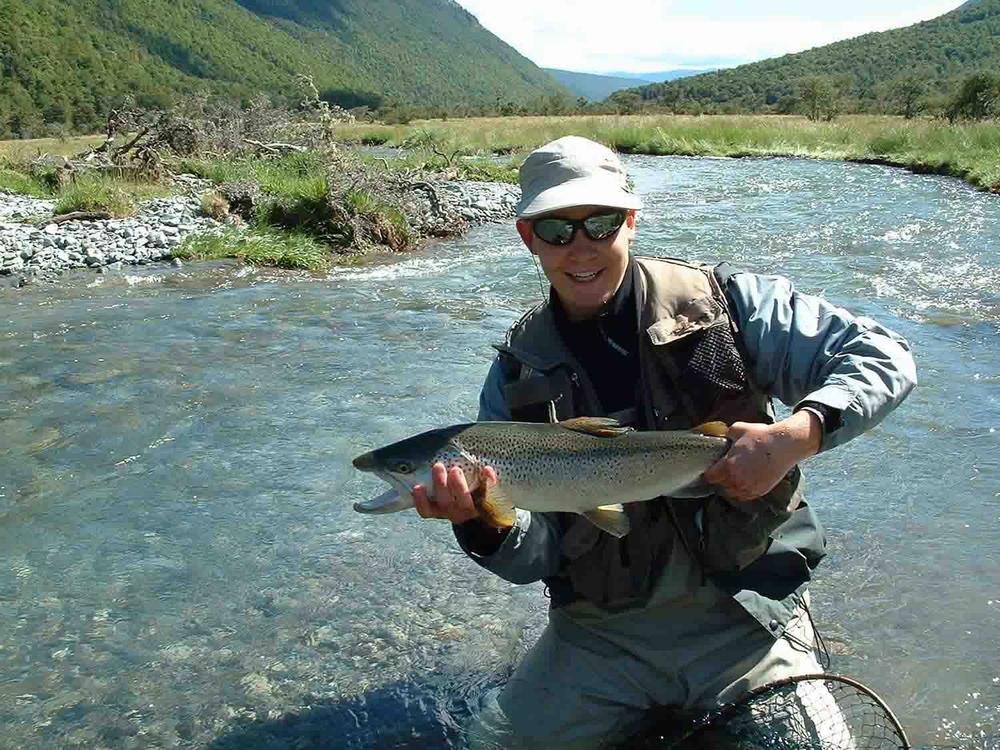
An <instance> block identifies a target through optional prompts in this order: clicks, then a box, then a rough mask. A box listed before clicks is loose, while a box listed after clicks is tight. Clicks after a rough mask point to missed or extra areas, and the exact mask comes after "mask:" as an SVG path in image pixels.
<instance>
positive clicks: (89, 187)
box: [54, 175, 171, 218]
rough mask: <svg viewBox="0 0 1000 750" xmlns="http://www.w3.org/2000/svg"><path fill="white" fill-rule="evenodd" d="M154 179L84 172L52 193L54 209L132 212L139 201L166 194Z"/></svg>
mask: <svg viewBox="0 0 1000 750" xmlns="http://www.w3.org/2000/svg"><path fill="white" fill-rule="evenodd" d="M170 192H171V191H170V189H169V188H168V187H166V186H164V185H159V184H156V183H141V182H140V183H135V182H128V181H125V180H121V179H117V178H114V177H103V176H100V175H84V176H83V177H80V178H79V179H77V180H74V181H73V182H71V183H69V184H68V185H66V187H64V188H63V189H62V190H60V191H59V193H58V195H57V197H56V205H55V209H54V211H55V213H57V214H65V213H70V212H71V211H107V212H108V213H109V214H111V215H112V216H114V217H118V218H121V217H125V216H132V215H134V214H135V212H136V207H137V204H138V202H139V201H142V200H145V199H148V198H155V197H159V196H166V195H170Z"/></svg>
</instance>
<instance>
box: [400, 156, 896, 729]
mask: <svg viewBox="0 0 1000 750" xmlns="http://www.w3.org/2000/svg"><path fill="white" fill-rule="evenodd" d="M520 182H521V190H522V198H521V201H520V203H519V204H518V207H517V214H518V220H517V231H518V233H519V234H520V236H521V239H522V240H523V241H524V244H525V245H526V246H527V248H528V250H529V251H530V252H531V253H532V254H533V255H534V256H535V257H536V258H537V259H538V261H539V262H540V263H541V266H542V269H543V270H544V272H545V275H546V277H547V278H548V280H549V282H550V284H551V292H550V298H549V300H548V301H547V302H546V303H543V304H541V305H539V306H538V307H536V308H535V309H533V310H531V311H530V312H529V313H528V314H527V315H525V316H524V318H522V319H521V320H520V321H518V322H517V323H516V324H515V325H514V326H513V327H512V328H511V330H510V332H509V333H508V336H507V340H506V342H505V343H504V344H503V345H502V346H500V347H498V349H499V352H500V353H499V355H498V357H497V358H496V360H495V361H494V363H493V366H492V368H491V370H490V373H489V375H488V377H487V379H486V383H485V384H484V386H483V390H482V394H481V398H480V415H479V418H480V419H482V420H511V419H513V420H519V421H550V420H557V419H558V420H562V419H567V418H570V417H573V416H613V417H615V418H617V419H619V420H620V421H621V422H623V423H626V424H629V425H632V426H634V427H635V428H636V429H643V430H652V429H657V430H667V429H683V428H691V427H694V426H696V425H698V424H700V423H703V422H708V421H713V420H721V421H724V422H726V423H727V424H729V425H730V427H729V431H728V438H729V439H730V441H731V446H730V449H729V451H728V453H727V454H726V455H725V456H724V457H723V458H722V459H721V460H719V461H718V462H717V463H716V464H715V465H713V466H712V467H711V468H710V469H709V470H708V471H706V472H705V475H704V478H705V480H706V481H707V482H709V483H711V484H712V485H714V487H715V488H716V490H717V493H716V494H715V495H712V496H710V497H706V498H700V499H694V500H691V499H687V500H680V499H667V498H657V499H654V500H651V501H650V502H645V503H633V504H630V505H628V506H626V512H627V513H628V514H629V520H630V522H631V529H632V530H631V532H630V533H629V534H628V535H626V536H625V537H623V538H622V539H617V538H615V537H613V536H611V535H609V534H607V533H604V532H602V531H600V530H599V529H597V528H596V527H594V526H592V525H591V524H590V523H589V522H587V521H586V520H585V519H582V518H581V517H579V516H575V515H572V514H559V513H551V514H550V513H530V512H526V511H522V510H518V512H517V518H516V521H515V523H514V524H513V526H512V527H511V528H506V529H496V528H493V527H491V526H488V525H487V524H486V523H484V522H483V521H481V520H480V519H479V517H478V514H477V512H476V510H475V506H474V504H473V500H472V497H471V495H470V492H469V488H468V485H467V484H466V481H465V478H464V476H463V474H462V472H461V470H459V469H452V470H451V471H450V472H448V471H446V470H445V467H444V466H443V465H442V464H436V465H435V466H434V468H433V472H432V477H433V482H434V487H433V493H432V495H433V499H430V497H429V495H428V492H427V489H426V488H424V487H419V486H418V487H417V488H416V489H415V490H414V502H415V504H416V507H417V510H418V512H419V513H420V515H421V516H423V517H424V518H443V519H447V520H449V521H451V522H452V523H453V524H454V530H455V534H456V537H457V539H458V542H459V544H460V545H461V546H462V548H463V549H464V550H465V551H466V552H467V553H468V554H469V556H470V557H472V559H473V560H475V561H476V562H477V563H478V564H480V565H482V566H483V567H485V568H486V569H488V570H491V571H492V572H494V573H496V574H497V575H500V576H502V577H503V578H505V579H507V580H510V581H512V582H514V583H528V582H532V581H537V580H544V581H545V583H546V586H547V593H548V594H549V596H550V597H551V599H552V605H551V609H550V614H549V624H548V626H547V628H546V629H545V632H544V633H543V634H542V636H541V638H540V639H539V641H538V643H537V644H536V645H535V646H534V647H533V648H532V650H531V651H530V652H529V653H528V654H527V656H526V657H525V659H524V660H523V662H522V663H521V664H520V666H519V667H518V669H517V670H516V672H515V674H514V676H513V677H512V679H511V680H510V681H509V683H508V684H507V686H506V687H505V688H504V690H503V692H502V693H501V695H500V697H499V701H498V706H499V710H498V711H497V712H496V716H493V717H492V718H491V719H490V720H489V721H488V722H487V723H490V721H492V722H493V724H494V727H493V729H492V730H491V731H494V735H493V738H494V740H495V742H496V744H498V745H499V746H502V747H520V746H529V747H571V746H572V747H577V746H579V747H591V746H598V745H600V744H601V743H602V742H605V741H609V740H613V739H615V738H619V737H623V736H626V735H628V734H629V733H630V732H632V731H634V730H635V728H636V727H637V726H638V725H639V723H640V722H641V720H642V718H643V715H644V712H646V710H647V709H649V708H650V707H653V706H657V705H670V706H678V707H682V708H710V707H712V706H715V705H718V704H719V703H721V702H725V701H727V700H732V699H734V698H736V697H738V696H739V695H740V694H742V693H743V692H745V691H747V690H749V689H752V688H754V687H757V686H759V685H763V684H766V683H767V682H770V681H773V680H776V679H780V678H782V677H786V676H789V675H792V674H802V673H808V672H817V671H821V669H820V667H819V665H818V664H817V662H816V659H815V657H814V656H813V651H812V644H813V639H814V634H813V631H812V625H811V620H810V618H809V616H808V594H807V591H806V587H807V584H808V581H809V578H810V575H811V571H812V569H813V568H814V567H815V565H816V564H817V563H818V562H819V561H820V559H821V558H822V557H823V555H824V539H823V533H822V529H821V527H820V525H819V521H818V520H817V518H816V517H815V514H814V513H813V510H812V508H810V507H809V506H808V505H807V504H806V502H805V500H804V498H803V495H802V480H801V474H800V472H799V471H798V468H797V466H798V464H799V463H800V462H801V461H803V460H805V459H806V458H808V457H809V456H812V455H814V454H816V453H818V452H819V451H821V450H827V449H830V448H833V447H835V446H837V445H840V444H841V443H844V442H846V441H847V440H849V439H851V438H853V437H855V436H857V435H859V434H861V433H862V432H864V431H865V430H867V429H869V428H870V427H872V426H873V425H875V424H877V423H878V422H879V421H880V420H881V419H882V418H883V417H885V416H886V415H887V414H888V413H889V412H890V411H892V409H894V408H895V407H896V406H897V405H898V404H899V403H900V402H901V401H902V400H903V399H904V398H905V397H906V395H907V394H908V393H909V391H910V390H911V389H912V388H913V386H914V384H915V382H916V374H915V368H914V364H913V360H912V357H911V355H910V353H909V350H908V348H907V345H906V343H905V342H904V341H903V340H902V339H900V338H899V337H898V336H897V335H895V334H894V333H892V332H891V331H888V330H886V329H885V328H883V327H881V326H879V325H878V324H876V323H875V322H874V321H872V320H869V319H866V318H857V317H854V316H852V315H851V314H850V313H848V312H847V311H845V310H843V309H841V308H837V307H834V306H833V305H831V304H829V303H827V302H825V301H823V300H821V299H819V298H816V297H811V296H807V295H803V294H799V293H798V292H796V291H795V290H794V289H793V288H792V286H791V284H790V283H789V282H788V281H787V280H785V279H782V278H779V277H765V276H758V275H754V274H750V273H738V272H735V271H733V270H732V269H730V268H728V267H727V266H725V265H722V266H718V267H716V268H714V269H713V268H709V267H704V266H697V265H691V264H688V263H684V262H681V261H674V260H666V259H654V258H636V257H633V256H632V255H631V254H630V252H629V248H630V245H631V243H632V241H633V239H634V237H635V233H636V211H637V210H639V209H640V208H641V201H640V199H639V197H638V196H637V195H635V194H633V193H632V192H631V190H630V189H629V186H628V182H627V178H626V175H625V172H624V170H623V168H622V166H621V164H620V162H619V160H618V158H617V157H616V155H615V154H614V153H613V152H611V151H610V150H608V149H607V148H605V147H604V146H601V145H600V144H597V143H594V142H592V141H589V140H586V139H583V138H578V137H574V136H569V137H566V138H560V139H559V140H556V141H553V142H552V143H549V144H547V145H545V146H542V147H541V148H539V149H537V150H536V151H534V152H533V153H532V154H531V155H530V156H529V157H528V158H527V160H526V161H525V162H524V164H523V166H522V167H521V171H520ZM772 396H773V397H777V398H779V399H781V400H782V401H783V402H785V403H786V404H789V405H792V406H794V411H793V413H792V414H791V416H789V417H788V418H786V419H783V420H781V421H777V422H775V421H774V419H773V417H772V413H771V410H770V398H771V397H772ZM488 478H489V480H490V481H495V480H496V475H495V473H492V472H488ZM608 502H609V503H614V502H615V499H614V498H610V497H609V498H608ZM498 722H499V728H497V726H496V725H497V724H498Z"/></svg>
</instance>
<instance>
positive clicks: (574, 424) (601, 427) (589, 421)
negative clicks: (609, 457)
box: [557, 417, 632, 437]
mask: <svg viewBox="0 0 1000 750" xmlns="http://www.w3.org/2000/svg"><path fill="white" fill-rule="evenodd" d="M557 424H558V425H559V426H560V427H565V428H566V429H567V430H573V432H583V433H586V434H587V435H594V436H595V437H619V436H621V435H624V434H625V433H627V432H632V428H631V427H625V426H624V425H622V423H621V422H619V421H618V420H617V419H610V418H609V417H576V418H574V419H566V420H564V421H562V422H557Z"/></svg>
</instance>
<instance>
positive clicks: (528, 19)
mask: <svg viewBox="0 0 1000 750" xmlns="http://www.w3.org/2000/svg"><path fill="white" fill-rule="evenodd" d="M459 2H460V3H461V4H462V5H463V6H464V7H465V8H467V9H468V10H469V11H471V12H472V13H473V14H474V15H475V16H476V17H477V18H478V19H479V22H480V23H481V24H482V25H483V26H485V27H486V28H487V29H489V30H490V31H492V32H493V33H494V34H496V35H497V36H499V37H500V38H501V39H503V40H504V41H505V42H507V43H508V44H510V45H511V46H513V47H514V48H516V49H517V50H518V51H519V52H521V53H522V54H524V55H525V56H526V57H528V58H530V59H531V60H533V61H534V62H535V63H537V64H538V65H540V66H542V67H547V68H564V69H567V70H581V71H591V72H602V71H608V70H630V71H635V72H643V71H652V70H661V69H667V68H675V67H678V68H679V67H685V66H687V67H697V66H704V67H708V66H710V65H726V64H729V65H734V64H739V63H744V62H750V61H753V60H761V59H764V58H767V57H775V56H777V55H783V54H786V53H790V52H800V51H802V50H805V49H809V48H811V47H818V46H821V45H824V44H829V43H831V42H835V41H838V40H841V39H847V38H850V37H854V36H858V35H860V34H864V33H867V32H870V31H884V30H886V29H892V28H898V27H901V26H907V25H909V24H912V23H916V22H918V21H922V20H927V19H929V18H933V17H935V16H938V15H941V14H942V13H946V12H948V11H949V10H953V9H954V8H955V7H957V6H958V5H959V2H958V1H957V0H948V1H944V0H925V1H924V2H921V1H920V0H917V2H914V3H912V4H911V5H910V7H909V8H906V9H905V10H904V9H900V10H897V11H896V12H889V11H883V12H881V13H880V12H878V10H877V3H865V5H864V6H863V7H865V8H866V9H865V10H864V12H861V11H858V10H855V9H854V8H855V7H858V6H860V4H859V3H856V2H853V0H844V2H842V3H840V4H839V6H840V9H841V12H840V13H837V10H836V9H837V6H834V8H833V9H832V10H831V9H830V8H829V7H827V8H826V9H824V10H822V11H820V12H813V11H802V12H801V13H796V14H795V15H792V14H791V13H790V12H788V10H787V8H791V7H807V4H805V3H795V4H792V3H773V4H772V5H779V6H780V5H785V6H786V10H785V12H784V13H781V14H774V15H767V13H766V11H764V10H763V8H762V6H763V5H764V4H763V3H760V4H758V3H754V4H753V6H754V7H755V8H760V9H761V10H759V11H752V12H748V9H747V8H746V4H744V3H740V4H739V5H742V6H743V7H738V6H737V4H735V3H724V2H715V3H713V2H702V3H698V4H697V5H695V4H694V3H686V2H683V1H681V2H676V1H675V2H671V1H670V0H619V1H618V2H617V3H615V5H614V10H613V16H614V17H613V18H612V11H611V10H609V4H608V2H607V0H605V1H604V2H597V1H596V0H578V1H577V2H572V3H571V2H564V1H563V0H547V1H546V0H506V1H505V2H503V3H501V2H498V1H497V0H459ZM712 5H715V6H716V7H717V8H719V7H720V6H723V5H729V6H733V7H729V8H727V9H726V10H725V11H723V10H721V8H720V10H718V11H717V12H716V14H712V13H711V6H712ZM692 6H694V7H697V8H699V10H698V12H697V13H693V12H692ZM872 6H875V9H872ZM838 16H839V17H838Z"/></svg>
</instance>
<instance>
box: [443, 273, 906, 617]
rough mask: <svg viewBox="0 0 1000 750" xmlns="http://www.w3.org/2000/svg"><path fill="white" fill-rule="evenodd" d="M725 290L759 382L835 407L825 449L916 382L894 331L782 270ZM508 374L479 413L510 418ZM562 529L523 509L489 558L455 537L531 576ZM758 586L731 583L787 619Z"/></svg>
mask: <svg viewBox="0 0 1000 750" xmlns="http://www.w3.org/2000/svg"><path fill="white" fill-rule="evenodd" d="M727 299H728V302H729V308H730V313H731V316H732V318H733V321H734V323H735V324H736V328H737V330H738V335H739V337H740V339H741V341H740V343H741V344H742V348H743V350H744V351H745V353H746V357H747V359H748V364H749V365H750V366H751V372H750V373H749V375H750V377H751V379H752V381H753V382H754V383H755V384H756V386H757V387H759V388H761V389H762V390H763V391H765V392H766V393H767V394H769V395H771V396H774V397H776V398H778V399H780V400H781V401H783V402H784V403H786V404H788V405H796V404H798V403H799V402H801V401H806V400H808V401H812V402H817V403H820V404H824V405H827V406H829V407H830V408H831V409H833V410H836V411H838V412H839V413H840V414H841V419H840V420H839V424H837V425H836V426H835V428H834V429H829V430H827V431H826V432H825V434H824V438H823V443H822V450H828V449H829V448H831V447H834V446H836V445H839V444H841V443H843V442H846V441H847V440H850V439H851V438H853V437H855V436H857V435H859V434H861V433H862V432H864V431H865V430H867V429H869V428H871V427H872V426H874V425H875V424H877V423H878V422H879V421H881V419H883V418H884V417H885V416H886V415H887V414H888V413H889V412H890V411H892V409H894V408H895V407H896V406H897V405H898V404H899V403H900V402H901V401H902V400H903V398H905V397H906V395H907V394H908V393H909V391H910V390H911V389H912V388H913V386H914V385H915V383H916V374H915V367H914V363H913V359H912V357H911V355H910V352H909V349H908V347H907V345H906V342H905V341H903V340H902V339H901V338H900V337H899V336H897V335H896V334H894V333H893V332H891V331H889V330H888V329H885V328H883V327H882V326H880V325H878V324H877V323H875V322H874V321H872V320H870V319H868V318H863V317H855V316H853V315H851V314H850V313H848V312H847V311H846V310H843V309H842V308H838V307H835V306H834V305H831V304H829V303H828V302H826V301H824V300H822V299H820V298H818V297H813V296H809V295H803V294H799V293H797V292H796V291H795V290H794V289H793V288H792V286H791V284H790V283H789V282H788V281H787V280H786V279H783V278H781V277H767V276H760V275H756V274H749V273H740V274H736V275H735V276H733V277H732V278H731V280H730V283H729V284H728V288H727ZM504 380H505V375H504V368H503V367H502V366H501V363H500V362H499V361H496V362H494V364H493V367H492V368H491V370H490V373H489V375H488V376H487V379H486V382H485V384H484V386H483V390H482V393H481V397H480V412H479V418H480V419H481V420H500V421H505V420H508V419H510V413H509V410H508V407H507V403H506V400H505V398H504V393H503V385H504ZM563 533H564V532H563V530H562V528H561V527H560V524H559V523H558V522H557V520H556V519H555V518H553V517H550V516H548V515H546V514H539V513H536V514H532V513H530V512H527V511H521V510H519V511H518V516H517V522H516V524H515V527H514V529H512V531H511V533H510V534H508V536H507V538H506V540H505V541H504V542H503V544H502V545H501V546H500V548H499V549H497V550H496V551H495V552H494V553H493V554H491V555H489V556H488V557H483V556H478V555H476V554H475V553H474V552H472V551H471V550H470V549H469V548H468V546H467V545H465V544H464V543H463V539H462V535H461V534H458V537H459V542H460V543H463V547H464V548H465V549H466V552H467V553H469V554H470V556H472V557H473V559H475V560H476V562H477V563H479V564H480V565H482V566H483V567H485V568H487V569H489V570H491V571H492V572H494V573H496V574H497V575H499V576H501V577H502V578H505V579H506V580H509V581H511V582H514V583H529V582H533V581H537V580H540V579H542V578H549V577H553V576H556V575H557V574H558V573H559V570H560V566H561V565H562V564H563V562H564V561H563V557H562V555H563V549H564V548H563V539H562V535H563ZM763 575H767V572H766V568H764V573H763ZM761 588H762V587H761V586H754V587H746V586H742V585H735V586H732V587H731V589H732V592H733V594H734V596H736V598H737V600H738V601H740V603H741V604H742V605H743V606H744V607H745V608H746V609H747V610H748V611H749V612H750V613H751V614H752V615H754V616H755V617H756V618H757V619H758V620H759V621H760V622H762V623H763V624H765V625H766V626H768V627H770V629H771V630H778V629H781V628H783V626H784V623H785V622H786V621H787V617H788V616H789V615H790V614H791V612H792V610H793V607H792V606H791V605H790V604H788V603H786V604H784V605H781V606H779V604H780V603H776V602H775V601H772V600H769V599H768V597H766V596H759V595H757V594H756V593H755V589H757V590H759V589H761ZM763 588H764V589H765V590H766V586H764V587H763ZM776 626H777V627H776Z"/></svg>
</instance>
